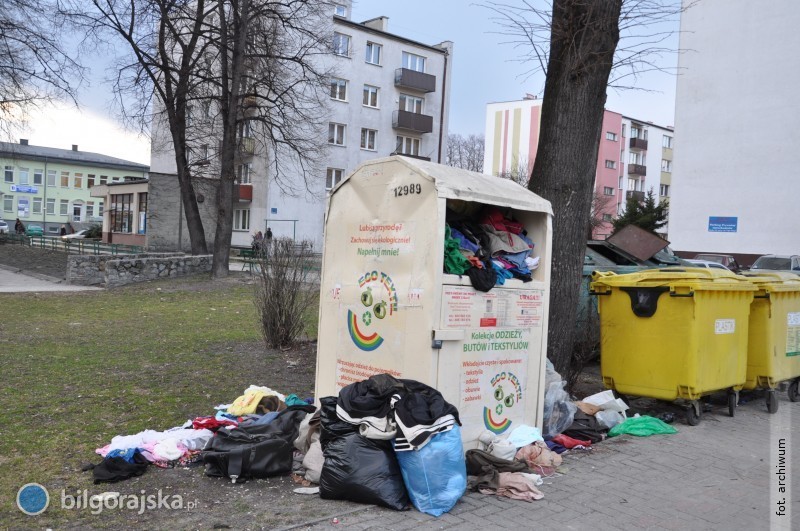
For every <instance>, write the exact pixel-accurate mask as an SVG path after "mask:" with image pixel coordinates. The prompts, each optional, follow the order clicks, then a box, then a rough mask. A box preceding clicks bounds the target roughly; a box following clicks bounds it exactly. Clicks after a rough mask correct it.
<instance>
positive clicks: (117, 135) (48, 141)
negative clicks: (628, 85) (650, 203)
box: [21, 0, 677, 164]
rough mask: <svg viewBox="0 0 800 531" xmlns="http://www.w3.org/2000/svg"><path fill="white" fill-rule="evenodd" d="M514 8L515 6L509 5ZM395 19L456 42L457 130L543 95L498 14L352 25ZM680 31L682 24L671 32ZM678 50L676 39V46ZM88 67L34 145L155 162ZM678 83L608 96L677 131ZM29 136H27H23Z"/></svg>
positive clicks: (414, 13) (445, 2)
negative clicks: (117, 116)
mask: <svg viewBox="0 0 800 531" xmlns="http://www.w3.org/2000/svg"><path fill="white" fill-rule="evenodd" d="M508 1H509V2H513V1H514V0H508ZM381 15H384V16H387V17H389V23H388V24H389V26H388V30H389V32H390V33H394V34H397V35H401V36H403V37H407V38H410V39H413V40H416V41H420V42H423V43H425V44H437V43H439V42H442V41H445V40H450V41H453V43H454V57H453V79H452V84H451V94H450V126H449V129H450V132H451V133H460V134H463V135H468V134H483V132H484V122H485V113H486V104H487V103H490V102H497V101H512V100H520V99H522V97H523V96H524V95H525V94H526V93H531V94H536V95H539V96H541V94H542V90H543V88H544V76H543V75H542V74H541V73H539V74H536V75H534V76H532V77H530V76H526V75H525V73H526V72H527V71H528V70H529V69H530V67H529V66H528V65H525V64H521V63H520V62H518V61H515V59H516V58H518V57H519V56H520V55H521V52H520V51H519V50H517V49H515V48H514V47H513V46H512V45H510V44H503V42H505V41H507V40H508V37H506V36H503V35H501V34H499V32H502V27H501V26H499V25H498V24H497V23H496V22H494V21H493V20H492V18H493V14H492V13H491V12H490V11H489V10H487V9H486V8H483V7H481V6H480V5H479V4H476V3H472V2H469V0H403V1H398V0H356V1H355V2H354V6H353V13H352V19H353V20H354V21H356V22H362V21H364V20H368V19H370V18H374V17H377V16H381ZM670 29H672V30H677V24H674V27H672V28H670ZM669 44H671V45H672V46H674V47H677V37H675V38H674V39H672V40H671V42H670V43H669ZM91 61H92V63H91V64H89V66H90V67H91V68H92V71H91V73H90V83H91V85H90V86H87V87H86V89H85V90H84V92H83V93H82V95H81V109H80V110H76V109H74V108H73V107H70V106H67V105H64V106H61V107H59V108H56V109H52V108H51V109H47V110H46V111H45V112H42V113H38V114H37V115H35V116H34V117H33V119H32V120H31V128H30V129H29V130H28V131H26V132H25V133H24V136H26V137H27V138H29V139H30V143H31V144H35V145H44V146H50V147H61V148H66V149H69V147H70V146H71V145H72V144H78V145H79V147H80V149H81V150H85V151H94V152H99V153H104V154H107V155H111V156H115V157H120V158H124V159H128V160H132V161H135V162H140V163H144V164H149V162H150V155H149V140H148V139H147V138H145V137H142V136H138V135H136V134H134V133H131V132H125V131H123V130H122V129H121V128H120V126H119V125H118V124H117V123H116V121H115V120H114V117H113V115H112V112H111V92H110V88H109V87H108V86H106V85H104V83H103V82H102V80H103V78H104V77H105V76H107V73H106V72H105V71H104V68H105V67H104V62H103V59H102V58H101V57H95V58H93V59H92V60H91ZM676 63H677V57H675V56H672V57H667V58H665V60H664V62H663V66H665V67H674V65H675V64H676ZM675 79H676V78H675V77H674V76H672V75H668V74H664V73H656V74H651V75H649V76H645V77H644V78H642V79H640V80H639V81H638V82H637V86H639V87H641V88H644V89H647V91H630V90H628V91H622V92H617V91H615V90H613V89H612V90H609V93H608V103H607V105H606V108H608V109H609V110H613V111H616V112H619V113H622V114H624V115H627V116H631V117H635V118H638V119H641V120H644V121H651V122H653V123H655V124H658V125H672V124H673V117H674V108H675ZM21 136H22V135H21Z"/></svg>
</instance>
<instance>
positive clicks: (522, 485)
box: [480, 472, 544, 502]
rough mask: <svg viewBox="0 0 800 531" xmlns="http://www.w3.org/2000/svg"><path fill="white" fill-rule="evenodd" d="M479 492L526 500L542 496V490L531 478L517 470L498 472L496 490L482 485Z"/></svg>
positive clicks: (539, 498)
mask: <svg viewBox="0 0 800 531" xmlns="http://www.w3.org/2000/svg"><path fill="white" fill-rule="evenodd" d="M480 492H481V493H483V494H494V495H496V496H504V497H506V498H511V499H512V500H525V501H527V502H532V501H534V500H541V499H542V498H544V494H542V491H540V490H539V489H537V488H536V485H534V482H533V479H531V478H530V477H529V476H526V475H525V474H521V473H519V472H500V474H499V476H498V486H497V490H496V491H495V490H493V489H490V488H485V487H483V488H481V489H480Z"/></svg>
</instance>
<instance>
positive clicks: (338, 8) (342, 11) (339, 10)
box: [333, 4, 347, 17]
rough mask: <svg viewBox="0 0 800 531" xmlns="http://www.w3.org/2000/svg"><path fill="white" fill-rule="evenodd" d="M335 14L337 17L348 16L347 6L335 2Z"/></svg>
mask: <svg viewBox="0 0 800 531" xmlns="http://www.w3.org/2000/svg"><path fill="white" fill-rule="evenodd" d="M333 14H334V15H336V16H337V17H346V16H347V8H346V7H345V6H342V5H339V4H335V5H334V6H333Z"/></svg>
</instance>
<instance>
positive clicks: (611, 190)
mask: <svg viewBox="0 0 800 531" xmlns="http://www.w3.org/2000/svg"><path fill="white" fill-rule="evenodd" d="M603 194H604V195H614V188H613V187H611V186H604V187H603Z"/></svg>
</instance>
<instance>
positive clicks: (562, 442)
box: [551, 433, 592, 449]
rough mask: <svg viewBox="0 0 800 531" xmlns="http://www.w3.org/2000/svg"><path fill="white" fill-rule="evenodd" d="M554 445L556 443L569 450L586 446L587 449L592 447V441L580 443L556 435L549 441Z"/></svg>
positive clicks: (562, 435)
mask: <svg viewBox="0 0 800 531" xmlns="http://www.w3.org/2000/svg"><path fill="white" fill-rule="evenodd" d="M551 440H552V441H553V442H554V443H558V444H560V445H561V446H563V447H564V448H567V449H570V448H575V447H576V446H586V447H589V446H591V445H592V441H581V440H580V439H573V438H572V437H570V436H569V435H564V434H563V433H562V434H559V435H556V436H555V437H553V438H552V439H551Z"/></svg>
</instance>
